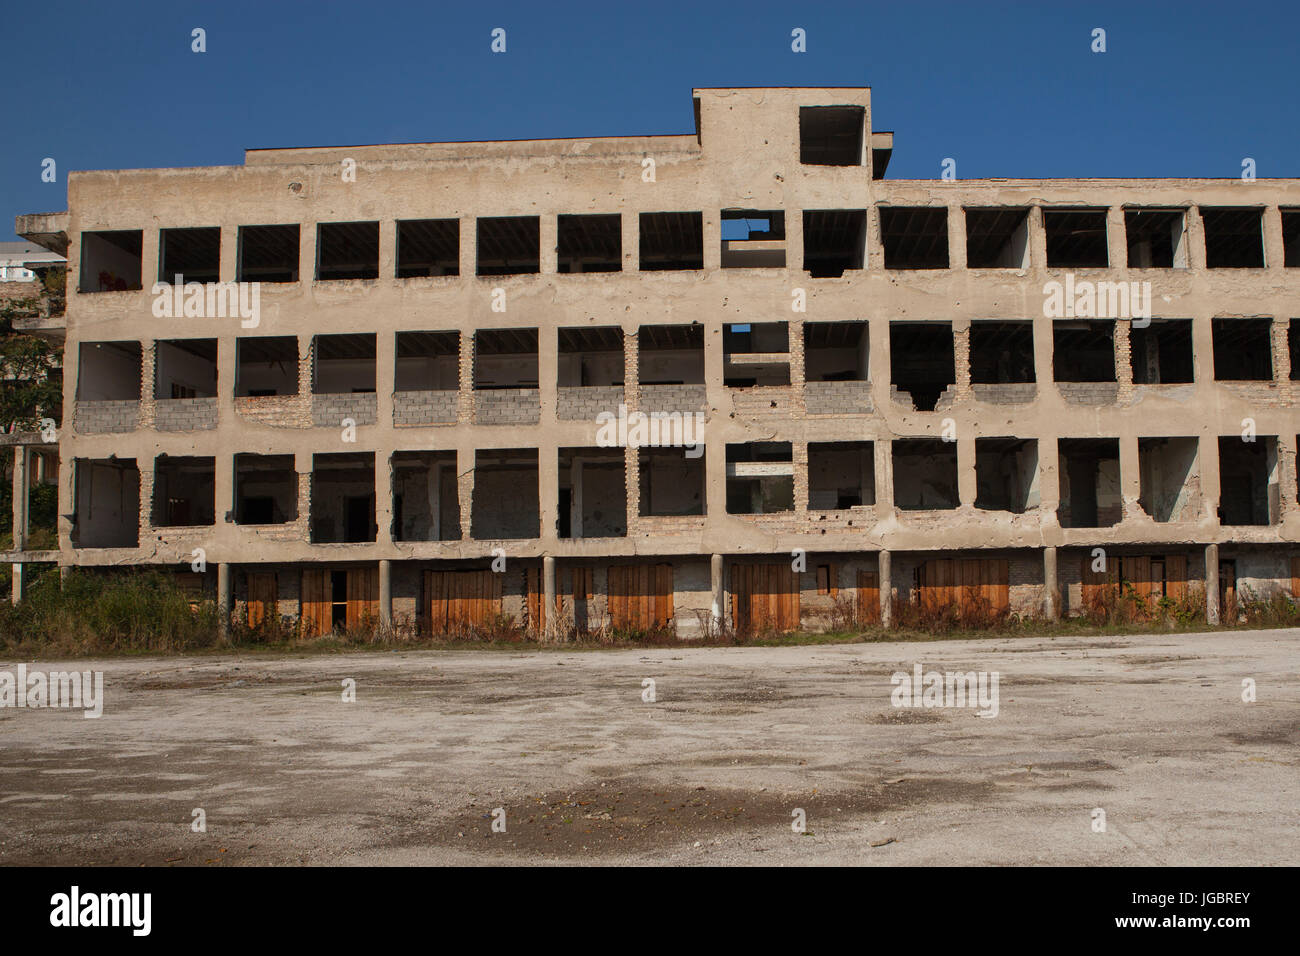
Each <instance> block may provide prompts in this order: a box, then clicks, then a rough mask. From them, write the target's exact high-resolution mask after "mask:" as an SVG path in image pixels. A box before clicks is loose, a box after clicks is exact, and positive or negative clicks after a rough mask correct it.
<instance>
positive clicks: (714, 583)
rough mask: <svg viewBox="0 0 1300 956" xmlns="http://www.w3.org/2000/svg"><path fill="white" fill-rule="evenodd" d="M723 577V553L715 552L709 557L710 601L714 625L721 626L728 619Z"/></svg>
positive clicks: (710, 613)
mask: <svg viewBox="0 0 1300 956" xmlns="http://www.w3.org/2000/svg"><path fill="white" fill-rule="evenodd" d="M723 587H724V585H723V579H722V555H720V554H715V555H713V556H712V557H711V558H710V559H709V590H710V591H711V592H712V594H711V600H710V601H709V615H710V617H712V618H713V626H714V627H716V628H719V629H720V628H721V627H722V625H723V624H724V623H725V622H726V620H727V612H726V610H725V609H726V604H725V603H724V601H725V600H726V598H725V596H724V594H723Z"/></svg>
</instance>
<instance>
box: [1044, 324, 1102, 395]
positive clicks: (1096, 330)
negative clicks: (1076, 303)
mask: <svg viewBox="0 0 1300 956" xmlns="http://www.w3.org/2000/svg"><path fill="white" fill-rule="evenodd" d="M1052 378H1053V379H1054V380H1055V381H1057V382H1113V381H1115V380H1116V379H1115V323H1114V322H1109V321H1097V322H1086V321H1073V320H1070V321H1060V322H1053V323H1052Z"/></svg>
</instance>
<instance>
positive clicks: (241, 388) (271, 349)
mask: <svg viewBox="0 0 1300 956" xmlns="http://www.w3.org/2000/svg"><path fill="white" fill-rule="evenodd" d="M235 394H236V395H237V396H241V397H244V396H265V395H297V394H298V340H297V339H296V338H294V337H293V336H292V335H269V336H268V335H259V336H254V337H252V338H246V337H241V338H238V339H236V340H235Z"/></svg>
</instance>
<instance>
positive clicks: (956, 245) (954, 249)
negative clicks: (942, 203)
mask: <svg viewBox="0 0 1300 956" xmlns="http://www.w3.org/2000/svg"><path fill="white" fill-rule="evenodd" d="M948 268H949V269H965V268H966V210H965V209H963V208H962V207H961V204H960V203H958V204H957V205H955V206H949V207H948Z"/></svg>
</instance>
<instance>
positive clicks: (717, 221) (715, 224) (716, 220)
mask: <svg viewBox="0 0 1300 956" xmlns="http://www.w3.org/2000/svg"><path fill="white" fill-rule="evenodd" d="M702 218H703V220H704V221H703V224H702V228H701V232H702V233H703V234H704V235H703V242H704V271H705V273H706V274H708V275H713V274H714V273H715V272H717V270H719V269H721V268H722V214H721V213H720V212H719V211H718V209H717V207H714V208H713V209H705V210H704V212H703V214H702Z"/></svg>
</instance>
